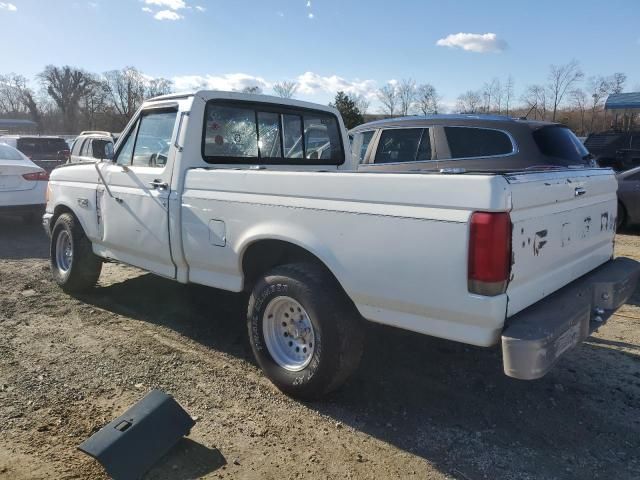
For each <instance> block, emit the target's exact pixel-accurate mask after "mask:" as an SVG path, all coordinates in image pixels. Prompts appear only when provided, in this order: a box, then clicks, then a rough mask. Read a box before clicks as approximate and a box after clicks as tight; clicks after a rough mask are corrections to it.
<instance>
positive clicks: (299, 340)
mask: <svg viewBox="0 0 640 480" xmlns="http://www.w3.org/2000/svg"><path fill="white" fill-rule="evenodd" d="M262 331H263V334H264V341H265V344H266V347H267V350H269V353H270V354H271V357H272V358H273V360H274V361H275V362H276V363H277V364H278V365H280V366H281V367H282V368H284V369H285V370H289V371H290V372H298V371H300V370H302V369H304V368H305V367H306V366H307V365H309V362H311V359H312V358H313V352H314V349H315V344H316V342H315V340H316V338H315V332H314V330H313V324H312V323H311V319H310V318H309V315H308V314H307V312H306V310H305V309H304V307H303V306H302V305H300V304H299V303H298V302H297V301H295V300H294V299H293V298H291V297H286V296H281V297H276V298H274V299H272V300H271V301H270V302H269V303H268V304H267V307H266V308H265V310H264V314H263V316H262Z"/></svg>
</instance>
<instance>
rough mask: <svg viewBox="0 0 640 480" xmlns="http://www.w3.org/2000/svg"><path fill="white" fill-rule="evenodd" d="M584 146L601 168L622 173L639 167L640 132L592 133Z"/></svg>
mask: <svg viewBox="0 0 640 480" xmlns="http://www.w3.org/2000/svg"><path fill="white" fill-rule="evenodd" d="M584 145H585V147H587V149H588V150H589V152H591V153H592V154H593V156H594V158H595V160H596V162H597V163H598V165H600V166H601V167H611V168H613V169H614V170H616V171H624V170H629V169H630V168H634V167H637V166H640V132H615V131H610V132H601V133H592V134H590V135H589V136H588V137H587V139H586V140H585V142H584Z"/></svg>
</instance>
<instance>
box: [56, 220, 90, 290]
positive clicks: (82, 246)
mask: <svg viewBox="0 0 640 480" xmlns="http://www.w3.org/2000/svg"><path fill="white" fill-rule="evenodd" d="M65 234H66V235H68V236H69V238H70V244H71V247H72V254H73V257H72V260H71V261H70V264H69V265H68V269H66V270H63V269H61V268H60V266H59V265H58V263H59V262H58V260H57V259H58V256H57V255H58V243H59V242H58V239H59V237H60V235H65ZM49 263H50V266H51V274H52V276H53V279H54V280H55V282H56V283H57V284H58V285H60V286H61V287H62V289H63V290H64V291H66V292H70V293H71V292H81V291H83V290H87V289H89V288H91V287H93V286H95V284H96V282H97V281H98V277H100V272H101V270H102V259H101V258H100V257H98V256H96V255H94V253H93V250H92V249H91V242H90V241H89V239H88V238H87V236H86V235H85V233H84V230H83V229H82V226H81V225H80V222H78V220H77V219H76V217H75V216H74V215H73V214H71V213H63V214H62V215H60V216H59V217H58V219H57V220H56V223H55V225H54V226H53V231H52V233H51V245H50V255H49Z"/></svg>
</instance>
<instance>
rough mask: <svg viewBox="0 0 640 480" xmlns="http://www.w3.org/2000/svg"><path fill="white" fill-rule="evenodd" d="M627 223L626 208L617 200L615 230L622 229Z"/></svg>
mask: <svg viewBox="0 0 640 480" xmlns="http://www.w3.org/2000/svg"><path fill="white" fill-rule="evenodd" d="M626 224H627V210H626V209H625V208H624V205H623V204H622V203H620V202H618V214H617V216H616V231H620V230H622V229H623V228H624V227H625V226H626Z"/></svg>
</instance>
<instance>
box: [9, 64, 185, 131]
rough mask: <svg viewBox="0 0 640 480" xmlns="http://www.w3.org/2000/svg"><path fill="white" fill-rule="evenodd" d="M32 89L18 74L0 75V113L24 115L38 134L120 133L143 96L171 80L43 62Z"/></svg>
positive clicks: (166, 88) (159, 91) (167, 88)
mask: <svg viewBox="0 0 640 480" xmlns="http://www.w3.org/2000/svg"><path fill="white" fill-rule="evenodd" d="M36 84H37V87H38V88H37V89H34V88H32V87H31V86H30V85H29V82H28V81H27V78H26V77H24V76H23V75H19V74H15V73H9V74H5V75H0V116H3V117H10V118H18V119H29V120H32V121H33V122H35V124H36V125H37V130H38V132H40V133H43V132H65V133H75V132H77V131H78V130H80V129H83V130H108V131H120V130H122V128H123V127H124V126H125V125H126V123H127V122H128V121H129V119H130V118H131V116H132V115H133V114H134V112H135V111H136V110H137V109H138V107H139V106H140V105H141V104H142V102H143V101H144V100H145V99H146V98H151V97H155V96H158V95H164V94H167V93H170V92H171V91H172V90H173V83H172V82H171V81H169V80H167V79H165V78H150V77H147V76H145V75H143V74H142V73H141V72H139V71H138V70H137V69H136V68H134V67H125V68H123V69H121V70H111V71H108V72H104V73H103V74H95V73H90V72H87V71H85V70H82V69H79V68H74V67H70V66H62V67H58V66H55V65H47V66H46V67H45V68H44V70H43V71H42V72H40V73H39V74H38V75H37V76H36Z"/></svg>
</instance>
